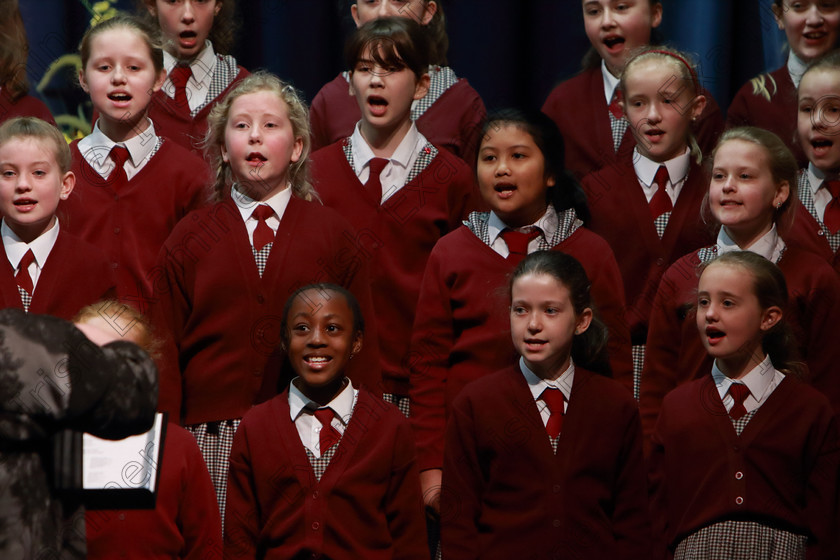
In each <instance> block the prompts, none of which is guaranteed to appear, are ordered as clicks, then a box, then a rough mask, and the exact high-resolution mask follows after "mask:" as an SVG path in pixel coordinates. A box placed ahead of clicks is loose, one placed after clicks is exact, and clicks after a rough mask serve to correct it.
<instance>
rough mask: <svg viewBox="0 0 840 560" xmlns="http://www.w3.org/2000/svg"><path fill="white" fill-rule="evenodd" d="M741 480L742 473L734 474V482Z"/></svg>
mask: <svg viewBox="0 0 840 560" xmlns="http://www.w3.org/2000/svg"><path fill="white" fill-rule="evenodd" d="M742 478H744V473H742V472H741V471H738V472H736V473H735V480H741V479H742Z"/></svg>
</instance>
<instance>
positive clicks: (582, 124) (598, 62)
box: [542, 0, 723, 178]
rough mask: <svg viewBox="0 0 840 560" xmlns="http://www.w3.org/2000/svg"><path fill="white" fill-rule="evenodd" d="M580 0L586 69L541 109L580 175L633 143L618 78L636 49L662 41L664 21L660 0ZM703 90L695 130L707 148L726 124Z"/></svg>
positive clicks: (609, 160)
mask: <svg viewBox="0 0 840 560" xmlns="http://www.w3.org/2000/svg"><path fill="white" fill-rule="evenodd" d="M582 5H583V25H584V28H585V30H586V36H587V37H588V38H589V42H590V43H592V48H591V49H590V50H589V53H588V54H587V55H586V57H585V58H584V60H583V66H584V68H583V71H582V72H581V73H580V74H578V75H577V76H575V77H573V78H571V79H569V80H566V81H565V82H563V83H561V84H560V85H558V86H557V87H556V88H554V90H553V91H552V92H551V94H549V96H548V99H546V101H545V104H544V105H543V108H542V110H543V112H544V113H545V114H546V115H548V116H549V117H551V118H552V120H554V122H555V123H557V126H558V128H560V132H561V133H562V134H563V137H564V138H565V139H566V143H567V150H566V167H568V168H569V170H570V171H572V173H574V174H575V176H576V177H578V178H581V177H583V176H584V175H586V174H587V173H589V172H591V171H595V170H597V169H600V168H602V167H605V166H607V165H609V164H610V163H612V161H613V160H614V159H615V157H616V154H623V153H625V152H626V151H630V149H631V148H632V147H633V143H634V142H633V136H632V134H629V133H628V132H627V126H628V123H627V120H626V119H624V118H622V113H621V108H620V104H619V101H620V100H621V99H620V96H619V94H618V91H617V86H618V79H619V77H620V76H621V72H622V71H623V70H624V65H625V63H626V62H627V60H628V59H629V58H630V54H631V53H632V52H633V51H634V50H635V49H637V48H639V47H642V46H644V45H647V44H649V43H654V44H656V43H658V42H659V41H657V40H656V38H653V39H652V35H653V34H654V31H655V30H656V28H657V27H659V24H660V23H661V22H662V2H661V0H632V1H630V2H617V1H615V0H582ZM702 93H703V95H704V96H705V97H706V101H707V102H706V106H705V108H704V110H703V112H702V114H701V115H700V116H699V117H698V127H697V133H698V140H699V143H700V147H701V148H702V149H703V151H704V152H708V151H711V149H712V147H713V146H714V145H715V142H716V141H717V137H718V135H719V134H720V131H721V130H722V129H723V116H722V115H721V112H720V108H719V107H718V106H717V103H715V101H714V99H712V97H711V94H710V93H709V92H708V91H706V90H705V89H704V90H702Z"/></svg>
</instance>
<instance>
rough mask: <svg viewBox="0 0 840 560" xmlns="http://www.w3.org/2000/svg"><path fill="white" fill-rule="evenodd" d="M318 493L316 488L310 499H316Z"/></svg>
mask: <svg viewBox="0 0 840 560" xmlns="http://www.w3.org/2000/svg"><path fill="white" fill-rule="evenodd" d="M318 495H319V494H318V491H317V490H315V491H314V492H312V499H313V500H317V499H318Z"/></svg>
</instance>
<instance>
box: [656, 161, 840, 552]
mask: <svg viewBox="0 0 840 560" xmlns="http://www.w3.org/2000/svg"><path fill="white" fill-rule="evenodd" d="M791 157H792V156H791ZM787 293H788V288H787V287H786V286H785V278H784V275H783V274H782V271H781V270H780V269H779V268H778V267H776V266H775V265H774V264H773V263H772V262H770V261H769V260H767V259H765V258H763V257H761V256H760V255H757V254H755V253H752V252H749V251H743V252H740V251H736V252H731V253H726V254H725V255H722V256H721V257H719V258H717V259H715V260H713V261H711V263H709V264H707V265H706V266H705V268H704V269H703V271H702V273H701V275H700V280H699V286H698V292H697V296H696V304H695V309H696V321H694V320H692V321H691V322H692V323H694V324H695V325H696V328H697V329H698V330H699V331H700V332H699V334H700V339H701V340H702V343H703V347H704V348H705V349H706V351H707V352H708V353H709V356H711V357H712V358H713V359H714V366H713V367H711V368H710V369H711V375H709V373H708V372H707V373H706V374H705V375H704V376H703V378H701V379H697V380H694V381H692V382H691V383H686V384H685V385H682V386H681V387H678V388H677V389H675V390H674V391H672V392H671V393H669V394H668V396H667V397H665V401H664V403H663V405H662V412H661V413H660V415H659V421H658V422H657V424H656V430H655V432H654V434H653V445H652V452H651V457H650V468H651V482H652V488H651V491H652V495H653V504H652V506H653V507H652V511H653V512H654V515H655V516H656V524H655V529H656V531H657V533H656V536H657V537H658V538H659V540H660V541H661V542H662V543H664V544H665V545H667V549H668V551H669V553H672V554H673V557H674V558H675V559H677V560H683V559H698V560H699V559H705V558H715V559H720V560H741V559H743V560H746V559H749V560H771V559H784V560H796V559H800V560H804V559H805V558H806V557H807V558H808V559H812V558H813V559H825V560H828V559H834V558H837V557H838V552H840V551H838V549H837V534H836V533H837V526H838V517H837V507H838V493H837V487H838V480H840V439H839V438H840V436H838V431H837V420H836V418H835V416H834V411H833V410H832V408H831V405H830V404H829V403H828V400H827V399H826V398H825V396H824V395H821V394H820V393H819V392H818V391H816V390H814V389H813V388H811V387H809V386H808V385H805V384H803V383H801V382H800V381H799V379H797V377H798V374H799V373H800V372H799V369H800V368H799V366H800V364H799V363H797V362H796V360H795V356H794V355H795V352H796V343H795V341H794V340H795V339H794V338H793V337H792V336H791V333H790V332H789V331H788V330H786V328H785V325H784V323H783V322H782V319H783V314H784V310H785V309H786V308H787V299H788V298H787ZM695 334H697V333H695Z"/></svg>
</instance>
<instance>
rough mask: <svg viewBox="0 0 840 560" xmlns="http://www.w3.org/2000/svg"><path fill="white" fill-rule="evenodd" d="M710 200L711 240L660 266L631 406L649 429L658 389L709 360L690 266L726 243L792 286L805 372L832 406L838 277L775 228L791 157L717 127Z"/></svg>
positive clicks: (775, 144) (785, 199)
mask: <svg viewBox="0 0 840 560" xmlns="http://www.w3.org/2000/svg"><path fill="white" fill-rule="evenodd" d="M713 159H714V163H713V169H712V178H711V182H710V184H709V193H708V201H709V209H710V210H711V214H712V215H713V216H714V219H715V220H716V221H717V222H718V223H720V224H721V228H720V232H719V233H718V239H717V243H716V244H715V245H713V246H710V247H706V248H703V249H700V250H698V251H695V252H693V253H690V254H688V255H686V256H684V257H682V258H681V259H680V260H678V261H677V262H675V263H674V264H673V265H672V266H671V267H670V268H669V269H668V271H667V272H666V273H665V274H664V275H663V277H662V281H661V282H660V284H659V291H658V292H657V294H656V299H655V300H654V302H653V311H652V313H651V320H650V330H649V332H648V345H647V354H646V359H645V367H644V370H643V372H642V380H641V381H642V382H641V395H640V401H639V407H640V409H641V414H642V428H643V430H644V431H645V434H646V435H650V433H651V432H652V431H653V427H654V425H655V423H656V417H657V415H658V413H659V409H660V406H661V404H662V399H663V398H664V397H665V395H666V394H667V393H668V392H669V391H671V390H672V389H674V388H675V387H677V386H678V385H680V384H682V383H685V382H687V381H691V380H693V379H699V378H701V377H705V375H706V374H707V373H708V370H709V368H710V367H711V360H710V359H709V358H708V356H707V354H706V352H705V351H704V350H703V346H702V345H701V344H700V340H699V339H698V337H697V333H696V331H695V329H694V325H693V315H692V306H691V305H690V303H691V302H693V301H694V297H695V290H696V288H697V267H698V266H699V265H700V264H701V263H703V262H708V261H710V260H711V259H712V258H714V257H715V256H716V255H718V254H721V253H726V252H729V251H741V250H746V251H752V252H754V253H757V254H759V255H761V256H763V257H764V258H766V259H768V260H769V261H771V262H773V263H776V264H778V265H779V268H780V269H781V270H782V272H783V273H784V275H785V279H786V280H787V287H788V289H789V290H790V294H789V300H790V306H789V308H788V310H787V311H788V314H787V318H788V322H789V323H790V325H791V327H792V328H793V329H794V332H795V335H796V340H797V342H798V344H799V349H800V354H801V355H802V357H803V358H804V359H805V362H806V363H807V365H808V370H809V374H808V376H807V379H808V381H809V382H810V383H811V384H812V385H813V386H814V387H816V388H817V389H819V390H820V391H822V392H823V393H824V394H825V395H826V396H827V397H828V399H829V401H830V402H831V403H832V404H833V405H834V406H835V408H836V409H837V410H840V379H838V375H840V374H838V369H837V364H838V363H840V345H838V344H837V343H836V341H837V340H838V338H840V324H838V321H837V317H840V279H838V277H837V273H836V272H835V271H834V270H833V269H832V268H831V266H829V265H828V263H826V262H825V261H824V260H822V259H821V258H819V257H818V256H816V255H814V254H812V253H809V252H807V251H803V250H801V249H798V248H796V247H793V246H788V245H787V244H786V242H785V240H784V239H782V236H781V235H780V233H779V231H780V230H781V231H782V235H784V232H785V231H786V229H787V227H788V225H789V223H790V219H791V215H792V213H793V211H794V210H795V209H796V202H797V195H796V191H797V189H796V171H797V170H796V160H795V159H794V157H793V154H791V152H790V150H789V149H788V148H787V146H785V144H784V143H783V142H782V141H781V140H780V139H779V137H778V136H776V135H775V134H773V133H772V132H767V131H766V130H763V129H759V128H753V127H744V128H733V129H730V130H727V131H726V132H724V134H723V136H722V137H721V141H720V144H719V145H718V147H717V149H716V150H715V152H714V155H713Z"/></svg>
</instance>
